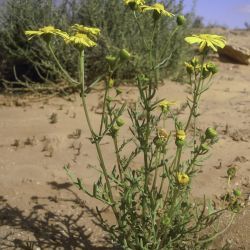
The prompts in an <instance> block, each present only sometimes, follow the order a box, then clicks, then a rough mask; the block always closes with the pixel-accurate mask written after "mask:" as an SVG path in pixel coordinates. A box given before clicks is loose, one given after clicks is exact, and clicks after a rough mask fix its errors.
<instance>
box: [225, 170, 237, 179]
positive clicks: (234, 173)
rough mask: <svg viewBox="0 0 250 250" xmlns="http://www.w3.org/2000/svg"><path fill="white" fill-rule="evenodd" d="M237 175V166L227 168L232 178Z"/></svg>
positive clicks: (228, 174)
mask: <svg viewBox="0 0 250 250" xmlns="http://www.w3.org/2000/svg"><path fill="white" fill-rule="evenodd" d="M235 175H236V168H235V167H230V168H229V169H228V170H227V176H228V177H229V178H230V179H232V178H234V177H235Z"/></svg>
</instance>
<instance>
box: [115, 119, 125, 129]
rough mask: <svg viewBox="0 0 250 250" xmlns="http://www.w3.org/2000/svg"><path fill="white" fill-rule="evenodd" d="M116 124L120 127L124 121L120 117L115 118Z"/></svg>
mask: <svg viewBox="0 0 250 250" xmlns="http://www.w3.org/2000/svg"><path fill="white" fill-rule="evenodd" d="M116 124H117V126H118V127H122V126H123V125H124V124H125V121H124V120H123V119H122V118H121V117H118V118H117V120H116Z"/></svg>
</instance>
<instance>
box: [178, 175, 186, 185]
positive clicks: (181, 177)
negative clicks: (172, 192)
mask: <svg viewBox="0 0 250 250" xmlns="http://www.w3.org/2000/svg"><path fill="white" fill-rule="evenodd" d="M177 180H178V183H179V184H181V185H187V184H188V183H189V176H188V175H187V174H185V173H177Z"/></svg>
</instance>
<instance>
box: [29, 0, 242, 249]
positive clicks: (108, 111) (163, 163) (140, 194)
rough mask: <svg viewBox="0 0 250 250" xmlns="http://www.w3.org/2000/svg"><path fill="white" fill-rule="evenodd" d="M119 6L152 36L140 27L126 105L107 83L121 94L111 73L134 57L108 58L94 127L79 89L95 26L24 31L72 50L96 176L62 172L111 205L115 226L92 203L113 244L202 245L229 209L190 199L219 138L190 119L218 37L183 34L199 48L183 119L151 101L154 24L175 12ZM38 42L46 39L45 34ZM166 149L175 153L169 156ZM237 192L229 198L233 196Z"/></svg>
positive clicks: (189, 66) (140, 4)
mask: <svg viewBox="0 0 250 250" xmlns="http://www.w3.org/2000/svg"><path fill="white" fill-rule="evenodd" d="M124 4H125V5H127V6H129V7H130V9H131V11H133V12H134V18H135V23H136V24H137V25H138V26H139V29H140V30H141V31H142V29H141V27H140V21H139V19H138V15H142V16H143V15H146V14H147V12H151V11H152V12H153V16H152V22H154V25H153V29H154V30H153V31H152V37H151V39H150V40H149V41H147V40H145V37H144V36H143V32H142V33H141V37H140V39H142V45H143V46H145V51H146V53H147V56H148V60H149V61H150V65H151V69H150V70H147V71H145V72H140V73H139V74H138V75H137V77H136V78H135V84H136V86H137V88H138V93H139V100H138V105H132V106H130V107H127V105H126V102H124V103H122V104H121V106H120V107H119V106H118V105H117V104H116V103H114V102H113V98H112V96H111V95H112V94H111V89H112V88H115V89H116V96H119V95H120V94H121V91H120V89H119V88H116V87H115V84H114V83H115V80H116V79H115V77H116V71H117V70H118V69H119V68H120V67H122V66H123V65H124V64H125V63H131V62H133V60H134V58H135V57H136V56H135V55H133V53H131V52H129V51H127V50H126V49H121V50H120V51H119V53H118V54H116V55H107V57H106V61H107V65H108V70H107V73H106V76H105V77H104V78H103V79H104V81H105V94H104V100H103V107H102V114H101V120H100V128H99V130H98V131H95V130H94V128H93V126H92V123H91V117H90V114H89V111H88V105H87V103H86V95H87V93H88V92H89V90H91V86H89V87H86V86H85V81H84V51H85V49H86V48H87V47H92V46H96V45H97V39H98V36H99V34H100V30H99V29H98V28H92V27H85V26H83V25H79V24H76V25H74V26H73V27H72V30H73V31H72V33H70V34H67V33H66V32H62V31H59V30H57V29H50V30H49V32H47V31H46V29H45V28H42V29H39V31H27V32H26V34H27V35H28V36H32V37H34V36H42V35H43V34H46V35H47V34H48V35H49V36H51V35H55V36H57V37H61V38H62V39H64V41H65V42H66V44H68V45H73V46H74V47H75V48H76V49H77V50H78V52H79V82H80V83H81V99H82V103H83V108H84V112H85V117H86V122H87V124H88V126H89V130H90V134H91V138H90V141H91V143H93V144H94V145H95V147H96V153H97V156H98V160H99V167H100V169H99V171H100V177H99V179H98V181H97V182H95V183H93V191H92V192H91V191H90V190H88V188H87V187H86V186H85V185H84V183H83V182H82V180H81V179H80V178H76V177H74V175H73V174H72V173H71V170H70V168H69V167H68V166H65V170H66V171H67V173H68V175H69V176H70V178H71V179H72V181H73V182H74V184H75V185H76V186H77V187H78V188H79V189H80V190H82V191H83V192H84V193H85V194H87V195H89V196H90V197H93V198H95V199H97V200H99V201H101V202H103V203H104V204H106V205H107V206H108V207H110V208H111V209H112V211H113V215H114V218H115V221H116V222H115V224H114V225H110V224H109V222H107V221H105V220H104V218H103V216H102V213H101V211H99V210H98V208H97V213H98V215H99V220H100V223H101V224H102V226H103V228H105V229H106V231H107V232H109V234H110V237H111V239H112V240H113V242H114V244H115V245H118V246H120V247H122V248H123V249H127V250H129V249H143V250H146V249H147V250H157V249H158V250H160V249H205V248H206V246H207V244H208V243H209V242H210V241H211V240H212V239H213V238H215V237H216V236H217V235H219V234H220V233H221V232H218V231H217V230H215V231H213V227H211V225H212V224H213V223H215V221H216V220H217V219H218V217H219V216H220V215H221V214H222V213H223V212H224V211H225V210H227V209H228V208H230V206H229V205H230V201H229V202H227V203H226V205H225V206H224V207H222V208H221V209H216V208H215V207H211V206H210V209H207V208H206V207H207V203H206V200H205V199H204V201H203V203H198V202H196V201H195V200H193V199H191V197H190V192H191V189H192V180H193V178H194V177H195V176H196V175H197V174H198V172H199V170H200V167H201V165H202V164H201V163H202V161H203V160H204V157H205V155H206V154H207V153H208V152H209V151H210V150H211V148H212V146H213V144H214V143H216V142H217V140H218V134H217V132H216V130H215V129H214V128H211V127H209V128H208V129H207V130H206V131H203V132H201V131H200V130H198V129H197V127H196V121H197V119H198V116H199V115H200V114H199V102H200V99H201V96H202V94H203V93H204V92H205V91H207V90H208V89H209V87H210V82H211V79H212V77H213V76H214V74H215V73H216V72H217V69H216V66H215V65H214V64H213V63H211V62H206V56H207V53H208V52H209V50H210V49H212V50H213V51H216V50H217V47H221V48H222V47H223V46H224V44H225V40H224V38H222V37H219V36H216V35H208V34H206V35H204V34H203V35H194V36H192V37H187V38H185V40H186V41H187V42H188V43H191V44H193V43H198V44H199V45H200V54H199V55H198V57H195V58H193V59H192V60H190V61H189V62H186V63H185V65H186V70H187V75H188V78H189V84H190V86H191V88H192V98H191V99H188V101H187V104H188V107H189V115H188V117H187V120H180V119H179V118H178V117H177V116H176V115H175V114H174V112H173V111H172V106H173V105H174V104H175V102H172V101H168V100H166V99H163V100H159V99H157V87H158V84H159V83H158V71H159V70H160V66H161V65H162V63H161V62H158V61H157V57H156V56H155V54H157V45H156V43H155V41H156V39H155V38H156V36H157V32H156V31H157V23H158V21H159V18H174V15H173V14H172V13H170V12H168V11H166V10H165V7H164V6H163V5H162V4H159V3H157V4H154V5H151V6H147V5H145V2H144V1H142V0H134V1H132V0H125V1H124ZM184 21H185V18H184V17H183V16H178V17H177V25H178V26H180V25H182V24H183V22H184ZM45 31H46V32H45ZM41 32H44V33H41ZM43 38H45V37H43ZM45 41H46V42H48V43H49V41H48V39H45ZM166 58H167V55H166ZM57 63H58V62H57ZM126 110H127V112H128V115H129V117H130V123H131V125H130V126H129V130H130V132H131V138H128V139H126V140H124V141H123V142H122V141H120V139H119V135H120V130H121V127H122V126H128V125H127V124H128V122H127V121H126V119H125V118H124V117H125V112H126ZM170 123H172V124H173V127H174V129H173V130H172V131H171V130H170V129H169V124H170ZM191 124H192V129H191ZM107 136H109V137H111V139H112V141H113V144H114V148H115V152H114V155H115V159H116V160H115V161H116V162H115V163H114V168H113V169H112V170H111V171H110V169H108V168H107V165H106V163H105V160H104V157H103V153H104V151H105V149H103V148H102V147H101V142H102V141H103V139H104V138H105V137H107ZM128 145H131V151H130V153H129V154H124V151H123V150H124V147H126V146H128ZM170 148H171V149H173V150H174V154H173V155H172V156H171V155H170V152H172V151H170V150H169V149H170ZM184 151H187V155H189V157H188V158H187V159H184V158H183V152H184ZM136 158H138V159H141V160H140V162H141V163H140V165H139V166H137V167H136V168H133V167H132V163H133V162H134V160H135V159H136ZM235 193H236V192H235ZM239 193H240V192H237V195H238V194H239ZM239 196H240V195H238V196H237V197H236V196H235V197H236V200H237V199H238V197H239ZM234 201H235V199H234ZM230 223H231V221H230V222H229V225H230Z"/></svg>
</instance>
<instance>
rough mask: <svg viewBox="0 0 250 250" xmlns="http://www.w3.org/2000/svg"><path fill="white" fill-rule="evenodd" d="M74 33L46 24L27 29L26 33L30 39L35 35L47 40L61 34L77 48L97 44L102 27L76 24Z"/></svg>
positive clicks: (73, 28)
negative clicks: (34, 28)
mask: <svg viewBox="0 0 250 250" xmlns="http://www.w3.org/2000/svg"><path fill="white" fill-rule="evenodd" d="M71 28H72V31H73V33H72V34H68V33H66V32H64V31H62V30H60V29H56V28H55V27H54V26H45V27H43V28H40V29H38V30H27V31H25V35H26V36H28V37H29V40H30V39H32V38H33V37H42V38H43V39H44V40H45V41H46V42H50V40H51V38H52V36H59V37H61V38H63V40H64V41H65V42H66V43H70V44H74V45H75V46H76V47H77V48H79V49H83V48H84V47H94V46H96V42H95V40H96V39H97V37H98V36H99V35H100V29H98V28H93V27H87V26H83V25H81V24H75V25H73V26H72V27H71Z"/></svg>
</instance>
